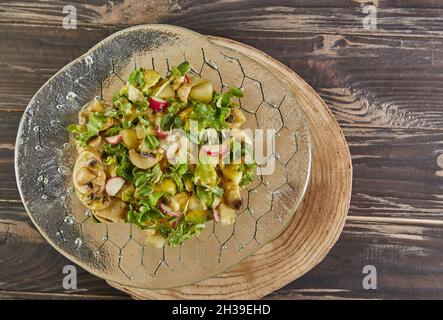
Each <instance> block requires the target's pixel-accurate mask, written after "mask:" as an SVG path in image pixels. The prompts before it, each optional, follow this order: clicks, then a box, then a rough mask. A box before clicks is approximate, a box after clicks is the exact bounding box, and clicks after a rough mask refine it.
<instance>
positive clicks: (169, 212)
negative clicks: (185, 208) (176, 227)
mask: <svg viewBox="0 0 443 320" xmlns="http://www.w3.org/2000/svg"><path fill="white" fill-rule="evenodd" d="M160 209H161V211H163V213H166V214H167V215H168V216H171V217H180V216H181V215H183V213H182V212H180V211H174V210H172V209H171V208H169V207H168V206H167V205H165V204H163V203H160Z"/></svg>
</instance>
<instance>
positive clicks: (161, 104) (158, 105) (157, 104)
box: [149, 97, 168, 112]
mask: <svg viewBox="0 0 443 320" xmlns="http://www.w3.org/2000/svg"><path fill="white" fill-rule="evenodd" d="M149 106H150V107H151V109H153V110H154V111H158V112H161V111H163V110H164V109H165V108H166V107H167V106H168V101H166V100H163V99H161V98H158V97H149Z"/></svg>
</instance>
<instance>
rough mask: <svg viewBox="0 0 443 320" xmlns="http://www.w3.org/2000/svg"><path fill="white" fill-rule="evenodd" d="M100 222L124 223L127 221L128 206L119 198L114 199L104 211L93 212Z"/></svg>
mask: <svg viewBox="0 0 443 320" xmlns="http://www.w3.org/2000/svg"><path fill="white" fill-rule="evenodd" d="M93 214H94V216H95V217H96V218H97V220H98V221H100V222H104V223H111V222H124V221H126V219H127V215H128V213H127V205H126V203H125V202H123V201H121V200H120V199H118V198H112V200H111V203H110V204H109V205H108V206H107V207H106V208H104V209H103V210H93Z"/></svg>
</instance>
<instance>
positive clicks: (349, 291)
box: [268, 218, 443, 299]
mask: <svg viewBox="0 0 443 320" xmlns="http://www.w3.org/2000/svg"><path fill="white" fill-rule="evenodd" d="M442 245H443V228H442V226H434V227H429V226H424V225H421V224H413V223H411V224H408V225H404V224H402V223H398V222H394V221H392V220H391V221H389V222H387V223H383V222H368V221H353V220H352V218H350V219H348V222H347V223H346V225H345V229H344V231H343V233H342V235H341V237H340V239H339V241H338V242H337V244H336V245H335V246H334V248H333V249H332V250H331V252H330V253H329V255H328V256H327V257H326V259H325V260H323V261H322V263H321V264H320V265H319V266H317V267H316V268H314V269H313V270H312V271H311V272H309V273H308V274H307V275H305V276H304V277H302V278H300V279H298V280H297V281H295V282H293V283H291V284H289V285H287V286H286V287H284V288H282V289H281V290H279V291H277V292H274V293H273V294H271V295H270V296H269V297H268V298H270V299H307V298H309V299H328V298H329V299H343V298H346V299H350V298H355V299H405V298H407V299H441V298H442V297H443V288H442V287H443V272H442V270H443V252H442V251H441V246H442ZM365 265H373V266H375V267H376V270H377V289H376V290H366V289H364V288H363V285H362V283H363V278H364V276H365V274H363V273H362V271H363V267H364V266H365Z"/></svg>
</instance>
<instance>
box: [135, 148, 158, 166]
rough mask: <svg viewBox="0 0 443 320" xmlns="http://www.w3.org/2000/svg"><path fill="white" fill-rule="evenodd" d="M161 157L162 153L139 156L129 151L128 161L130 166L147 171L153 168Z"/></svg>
mask: <svg viewBox="0 0 443 320" xmlns="http://www.w3.org/2000/svg"><path fill="white" fill-rule="evenodd" d="M160 155H161V156H160ZM162 157H163V154H162V153H157V154H155V153H153V152H149V153H144V154H140V153H138V152H137V151H135V150H134V149H131V150H129V160H131V162H132V164H133V165H134V166H136V167H137V168H140V169H149V168H152V167H153V166H155V165H156V164H157V163H158V162H159V161H160V160H161V158H162Z"/></svg>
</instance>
